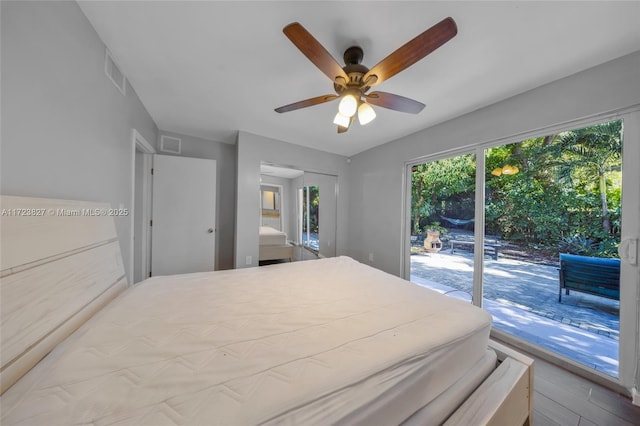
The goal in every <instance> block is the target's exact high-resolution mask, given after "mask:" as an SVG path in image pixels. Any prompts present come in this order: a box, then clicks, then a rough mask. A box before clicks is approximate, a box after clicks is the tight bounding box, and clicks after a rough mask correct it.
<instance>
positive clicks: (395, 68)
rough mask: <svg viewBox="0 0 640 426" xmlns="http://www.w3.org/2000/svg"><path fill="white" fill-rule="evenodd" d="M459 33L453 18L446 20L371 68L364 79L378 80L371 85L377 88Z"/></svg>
mask: <svg viewBox="0 0 640 426" xmlns="http://www.w3.org/2000/svg"><path fill="white" fill-rule="evenodd" d="M457 33H458V27H457V25H456V22H455V21H454V20H453V19H452V18H445V19H443V20H442V21H440V22H439V23H437V24H435V25H434V26H433V27H431V28H429V29H428V30H426V31H425V32H423V33H422V34H420V35H419V36H417V37H415V38H414V39H412V40H411V41H409V42H407V43H405V44H404V45H403V46H402V47H400V48H399V49H397V50H396V51H395V52H393V53H391V54H390V55H389V56H387V57H386V58H384V59H383V60H382V61H380V62H379V63H378V64H377V65H376V66H374V67H373V68H371V70H369V72H368V73H366V74H365V75H364V77H363V78H362V79H363V81H366V80H367V79H368V78H370V77H371V76H375V77H377V79H371V80H372V81H371V83H370V84H369V85H370V86H376V85H378V84H380V83H382V82H383V81H385V80H388V79H390V78H391V77H393V76H394V75H396V74H398V73H399V72H400V71H402V70H404V69H406V68H409V67H410V66H411V65H413V64H415V63H416V62H418V61H419V60H420V59H422V58H424V57H425V56H427V55H428V54H429V53H431V52H433V51H434V50H436V49H437V48H438V47H440V46H442V45H443V44H445V43H446V42H448V41H449V40H451V39H452V38H453V37H454V36H455V35H456V34H457Z"/></svg>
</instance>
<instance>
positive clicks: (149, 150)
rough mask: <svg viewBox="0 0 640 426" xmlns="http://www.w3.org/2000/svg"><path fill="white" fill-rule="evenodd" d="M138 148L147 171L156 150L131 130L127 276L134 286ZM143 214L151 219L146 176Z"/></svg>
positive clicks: (144, 248) (145, 253)
mask: <svg viewBox="0 0 640 426" xmlns="http://www.w3.org/2000/svg"><path fill="white" fill-rule="evenodd" d="M136 148H137V149H139V150H140V151H142V152H143V153H144V154H145V155H144V157H143V160H142V161H143V167H144V168H145V170H147V168H150V166H151V163H150V162H151V161H152V159H151V156H150V155H149V154H155V153H156V150H155V148H154V147H153V146H152V145H151V144H150V143H149V142H148V141H147V140H146V139H145V138H144V137H143V136H142V135H141V134H140V133H139V132H138V131H137V130H136V129H132V130H131V209H129V212H130V214H131V218H130V221H129V222H130V232H131V239H130V241H129V248H130V250H129V251H130V252H129V273H128V274H127V279H128V281H129V285H130V286H131V285H133V279H134V278H133V271H134V262H135V256H134V255H135V249H134V248H135V246H134V241H133V240H134V236H135V216H136V215H135V206H136V202H135V201H136V200H135V197H136ZM142 197H143V198H142V214H143V216H144V217H145V218H150V217H151V179H150V178H149V177H148V176H147V175H146V173H145V176H143V180H142ZM147 231H148V227H146V226H145V227H144V228H142V253H143V255H142V259H141V261H142V262H143V268H142V271H143V274H144V276H145V277H147V276H149V250H150V246H148V241H149V233H148V232H147Z"/></svg>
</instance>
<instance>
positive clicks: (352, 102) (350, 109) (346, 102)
mask: <svg viewBox="0 0 640 426" xmlns="http://www.w3.org/2000/svg"><path fill="white" fill-rule="evenodd" d="M357 109H358V100H357V99H356V98H355V96H353V95H344V96H343V97H342V99H341V100H340V104H339V105H338V111H339V112H340V114H342V115H344V116H346V117H353V116H354V115H355V114H356V110H357Z"/></svg>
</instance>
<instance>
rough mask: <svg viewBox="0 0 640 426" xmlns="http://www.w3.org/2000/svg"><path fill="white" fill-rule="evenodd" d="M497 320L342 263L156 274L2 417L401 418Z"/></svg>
mask: <svg viewBox="0 0 640 426" xmlns="http://www.w3.org/2000/svg"><path fill="white" fill-rule="evenodd" d="M490 321H491V319H490V316H489V315H488V314H487V313H485V312H484V311H482V310H480V309H478V308H475V307H473V306H471V305H470V304H468V303H464V302H461V301H459V300H456V299H452V298H448V297H446V296H441V295H439V294H437V293H435V292H432V291H430V290H427V289H424V288H421V287H419V286H416V285H413V284H411V283H408V282H406V281H404V280H401V279H399V278H397V277H393V276H391V275H388V274H385V273H383V272H380V271H378V270H376V269H373V268H370V267H368V266H365V265H362V264H360V263H358V262H356V261H354V260H352V259H350V258H346V257H341V258H333V259H322V260H315V261H307V262H295V263H291V264H286V265H273V266H267V267H262V268H250V269H241V270H235V271H221V272H213V273H198V274H189V275H181V276H169V277H157V278H151V279H149V280H146V281H144V282H142V283H140V284H137V285H136V286H134V287H133V288H131V289H129V290H127V291H126V292H125V293H124V294H122V295H121V296H120V297H119V298H117V299H116V300H115V301H114V302H112V303H110V304H109V305H108V306H107V307H106V308H104V309H103V310H102V311H101V312H100V313H99V314H98V315H96V316H95V317H94V318H92V319H91V320H90V321H89V322H87V323H86V324H85V325H84V326H82V327H81V328H80V329H79V330H78V331H77V332H76V333H74V334H73V335H72V336H71V337H70V338H68V339H67V340H66V341H65V342H63V343H62V344H61V345H59V346H58V347H57V348H56V349H55V350H54V351H53V352H52V353H50V354H49V355H48V356H47V357H46V358H45V359H44V360H43V361H42V362H40V364H38V365H37V366H36V367H35V368H34V369H33V370H31V371H30V372H29V373H28V374H27V375H26V376H25V377H23V378H22V379H21V381H20V382H18V383H17V384H16V385H14V386H13V387H12V388H10V389H9V390H8V391H7V392H6V393H5V394H4V395H3V396H2V398H1V404H2V421H1V423H2V425H12V424H28V425H38V424H41V425H56V424H58V425H70V424H93V425H106V424H152V425H161V424H163V425H164V424H182V425H205V424H206V425H211V424H232V425H238V424H258V423H287V424H305V425H306V424H329V423H336V422H343V423H358V422H362V423H367V422H368V423H371V419H375V421H376V423H377V424H391V423H396V424H397V423H400V422H401V421H403V420H404V419H407V418H408V417H409V416H410V415H411V414H412V413H413V412H415V410H416V409H417V408H416V407H415V406H413V405H415V403H416V402H415V401H414V400H419V403H420V404H421V405H424V404H426V403H427V402H429V401H431V400H433V399H435V398H437V396H438V395H439V394H441V393H442V392H444V391H445V390H446V389H447V388H449V387H451V385H452V384H454V383H455V382H456V381H457V380H458V379H460V378H461V377H462V376H464V375H465V373H466V371H467V370H468V369H470V368H471V367H472V366H473V365H474V364H476V363H477V362H478V361H479V360H480V359H481V358H482V357H483V356H484V354H485V349H486V346H487V342H488V336H489V329H490ZM418 376H420V377H422V379H424V378H425V377H426V378H428V379H429V381H428V383H429V386H420V387H417V388H415V389H410V388H411V386H409V388H407V383H409V384H411V383H417V377H418ZM422 379H421V380H422ZM399 389H406V390H411V394H407V393H405V395H402V394H398V390H399ZM371 416H373V417H371Z"/></svg>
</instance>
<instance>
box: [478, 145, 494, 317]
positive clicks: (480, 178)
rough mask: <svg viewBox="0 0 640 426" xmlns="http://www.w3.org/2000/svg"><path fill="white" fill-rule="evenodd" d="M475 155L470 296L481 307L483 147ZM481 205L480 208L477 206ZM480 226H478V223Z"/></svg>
mask: <svg viewBox="0 0 640 426" xmlns="http://www.w3.org/2000/svg"><path fill="white" fill-rule="evenodd" d="M475 157H476V178H475V184H476V188H475V195H476V201H475V206H474V210H475V212H474V218H475V226H474V227H473V233H474V236H475V246H474V248H473V288H472V293H473V296H472V298H471V300H472V302H473V304H474V305H476V306H477V307H479V308H482V296H483V294H482V291H483V290H482V283H483V273H484V228H485V223H484V219H485V218H484V210H485V198H484V196H485V174H484V173H485V171H484V169H485V158H484V148H482V147H477V148H476V152H475ZM478 206H482V208H478ZM480 224H481V225H482V226H478V225H480ZM497 258H498V252H497V251H496V259H497Z"/></svg>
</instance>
